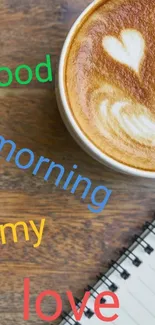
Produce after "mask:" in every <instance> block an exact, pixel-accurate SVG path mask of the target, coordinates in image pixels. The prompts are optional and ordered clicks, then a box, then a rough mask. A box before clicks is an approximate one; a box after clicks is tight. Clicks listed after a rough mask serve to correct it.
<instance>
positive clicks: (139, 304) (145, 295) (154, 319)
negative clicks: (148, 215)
mask: <svg viewBox="0 0 155 325" xmlns="http://www.w3.org/2000/svg"><path fill="white" fill-rule="evenodd" d="M154 227H155V222H153V223H152V226H150V227H149V228H150V229H151V230H152V231H154V233H152V232H151V231H150V230H146V231H145V232H144V233H143V235H142V236H141V238H142V239H143V240H145V242H146V243H145V242H144V241H142V242H141V244H142V245H143V246H144V248H143V247H142V246H141V245H140V244H139V243H138V242H140V241H141V239H137V241H136V242H135V244H133V245H132V246H131V247H130V251H132V253H133V254H134V255H135V256H137V257H138V258H139V259H140V260H141V262H142V263H141V264H140V266H138V267H136V266H135V265H133V262H132V261H131V260H130V258H131V259H132V260H133V259H134V256H133V254H132V253H131V254H130V253H129V252H128V257H126V256H125V255H123V256H122V258H121V259H120V260H119V261H118V262H119V264H120V265H121V266H122V267H123V268H124V269H125V270H127V271H128V272H129V274H130V276H129V278H128V279H127V280H124V279H123V278H122V277H121V276H120V273H119V272H118V271H117V270H114V269H113V268H111V269H110V270H109V272H108V273H107V274H106V275H108V278H109V280H110V281H112V282H113V283H115V284H116V285H117V287H118V289H117V290H116V292H115V293H116V295H117V296H118V298H119V302H120V308H119V309H111V308H110V309H106V308H104V309H103V310H102V309H101V313H102V314H103V315H104V316H106V317H112V316H113V315H114V314H118V318H117V319H116V320H115V321H113V322H110V323H109V322H104V321H101V320H99V319H98V318H97V316H96V315H95V314H94V315H93V316H92V317H91V318H90V319H89V318H87V317H86V316H85V315H83V317H82V318H81V320H80V321H79V324H80V325H103V324H114V325H155V229H154ZM147 243H148V244H149V245H150V246H151V247H152V248H153V249H154V251H153V252H152V253H151V254H150V255H149V254H148V253H147V252H145V247H147ZM129 257H130V258H129ZM116 267H117V269H119V270H120V271H122V270H121V269H120V268H119V266H117V265H116ZM103 279H105V278H104V276H103ZM106 283H108V280H106ZM94 289H95V290H96V291H97V292H98V293H101V292H104V291H108V288H107V286H106V284H104V282H102V281H99V282H98V283H97V284H96V285H95V287H94ZM92 293H93V295H95V296H97V293H94V292H93V291H92ZM106 301H107V303H113V300H112V299H111V298H110V297H109V298H108V297H106ZM87 307H88V308H90V309H91V310H92V311H94V297H93V296H91V297H90V299H89V301H88V303H87ZM77 309H78V307H77ZM75 324H76V321H75V318H74V316H73V313H70V314H69V316H66V320H63V321H62V322H61V324H60V325H75Z"/></svg>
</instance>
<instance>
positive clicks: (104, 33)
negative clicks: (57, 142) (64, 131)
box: [66, 0, 155, 171]
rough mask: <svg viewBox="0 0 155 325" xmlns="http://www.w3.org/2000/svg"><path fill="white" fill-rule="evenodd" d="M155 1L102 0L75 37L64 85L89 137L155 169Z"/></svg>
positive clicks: (131, 162) (131, 161) (118, 157)
mask: <svg viewBox="0 0 155 325" xmlns="http://www.w3.org/2000/svg"><path fill="white" fill-rule="evenodd" d="M154 35H155V2H154V0H126V1H125V0H124V1H123V0H117V2H116V1H115V0H111V1H107V2H105V1H101V3H100V6H98V7H97V8H96V9H95V10H94V12H93V13H91V15H89V16H88V17H87V20H85V22H84V23H83V25H82V26H81V28H79V30H78V31H76V34H75V37H74V39H73V40H72V43H71V47H70V51H69V53H68V59H67V64H66V91H67V94H68V101H69V104H70V107H71V109H72V112H73V115H74V117H75V119H76V121H77V123H78V124H79V126H80V128H81V129H82V131H83V132H84V133H85V135H86V136H87V138H89V139H90V140H91V142H92V143H94V144H95V145H96V146H97V147H98V148H99V149H100V150H101V151H102V152H103V153H106V154H107V155H109V156H110V157H112V158H114V159H115V160H118V161H120V162H122V163H124V164H126V165H129V166H132V167H136V168H139V169H144V170H152V171H154V170H155V60H154V57H155V40H154Z"/></svg>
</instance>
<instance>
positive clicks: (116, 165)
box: [58, 0, 155, 178]
mask: <svg viewBox="0 0 155 325" xmlns="http://www.w3.org/2000/svg"><path fill="white" fill-rule="evenodd" d="M99 2H100V1H99V0H94V1H93V2H92V3H91V4H90V5H89V6H87V7H86V9H85V10H84V11H83V12H82V13H81V14H80V16H79V17H78V18H77V19H76V21H75V22H74V24H73V25H72V27H71V29H70V31H69V33H68V35H67V37H66V40H65V42H64V45H63V48H62V51H61V55H60V60H59V66H58V87H59V92H60V97H61V101H62V104H63V108H64V111H65V115H66V116H67V118H68V120H69V123H70V124H71V126H72V128H73V129H74V131H75V133H76V135H77V136H78V138H79V139H80V140H81V141H82V142H83V144H84V145H85V146H86V147H87V148H89V150H90V151H91V152H92V153H93V154H94V155H95V157H96V158H97V160H98V161H100V162H102V163H103V164H104V163H105V165H107V166H110V167H111V168H113V169H115V170H117V171H119V172H122V173H125V174H130V175H133V176H140V177H146V178H155V172H153V171H146V170H142V169H138V168H134V167H131V166H128V165H125V164H123V163H121V162H119V161H117V160H115V159H113V158H111V157H109V156H108V155H107V154H105V153H103V152H102V151H101V150H100V149H98V148H97V147H96V146H95V145H94V144H93V143H92V142H91V141H90V140H89V139H88V138H87V137H86V135H85V134H84V133H83V132H82V130H81V129H80V126H79V125H78V123H77V122H76V120H75V118H74V116H73V114H72V112H71V109H70V107H69V104H68V100H67V95H66V91H65V84H64V80H65V76H64V71H65V69H64V63H65V59H66V54H67V52H68V46H69V45H70V41H71V39H72V36H73V35H74V33H75V31H76V28H77V26H78V25H79V23H80V22H81V20H82V19H83V18H84V17H85V15H86V14H87V13H88V12H89V11H90V10H91V9H92V8H93V7H94V6H96V5H97V4H99Z"/></svg>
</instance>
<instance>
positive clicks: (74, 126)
mask: <svg viewBox="0 0 155 325" xmlns="http://www.w3.org/2000/svg"><path fill="white" fill-rule="evenodd" d="M140 1H141V3H142V5H143V4H144V2H146V1H144V0H140ZM111 2H112V3H114V7H115V6H116V1H113V0H110V1H108V2H107V1H105V0H97V1H93V2H92V3H91V4H90V5H89V6H88V7H87V8H86V9H85V10H84V11H83V12H82V14H81V15H80V16H79V18H78V19H77V20H76V22H75V23H74V24H73V26H72V28H71V29H70V31H69V33H68V36H67V38H66V40H65V42H64V45H63V49H62V52H61V56H60V61H59V67H58V74H57V80H56V96H57V102H58V107H59V111H60V114H61V117H62V119H63V121H64V123H65V125H66V127H67V129H68V130H69V132H70V133H71V135H72V136H73V138H74V139H75V141H76V142H77V143H78V144H79V145H80V146H81V148H82V149H83V150H85V151H86V152H87V153H88V154H89V155H90V156H92V157H93V158H94V159H96V160H97V161H99V162H100V163H102V164H104V165H106V166H108V167H110V168H112V169H114V170H116V171H118V172H121V173H124V174H128V175H133V176H140V177H146V178H155V168H153V167H152V166H153V158H151V159H152V161H151V163H150V162H149V152H150V155H151V157H153V155H154V148H153V140H152V138H151V136H152V134H151V131H150V130H151V127H153V125H154V124H153V123H154V121H153V122H152V120H151V121H150V120H149V118H150V119H151V118H152V115H149V114H151V113H147V107H146V102H145V100H143V97H144V93H147V91H146V90H145V89H144V91H143V88H144V87H142V85H141V84H140V82H142V81H140V78H141V75H140V72H139V70H140V64H141V66H142V64H143V62H144V61H145V60H144V59H143V60H142V55H141V54H140V53H139V61H140V60H141V62H140V63H139V66H138V63H137V62H138V53H137V54H135V56H136V55H137V56H136V57H137V62H136V59H134V56H133V62H132V61H131V57H129V56H128V57H127V55H126V53H125V51H124V52H123V46H128V44H127V42H130V41H131V39H132V40H134V41H135V44H139V48H141V50H143V54H144V53H145V51H146V49H145V46H146V44H144V43H143V42H144V39H143V37H142V36H141V35H142V34H141V32H140V31H139V30H137V29H136V27H135V22H134V19H133V27H132V26H130V28H129V27H128V26H125V27H124V29H123V30H122V31H121V33H122V34H120V30H119V28H118V26H116V32H117V35H116V36H114V35H111V34H110V37H111V38H110V37H109V38H107V35H105V38H104V40H103V42H102V45H103V44H104V45H105V47H104V50H105V49H106V46H108V44H109V43H110V40H111V41H112V40H113V41H115V42H113V43H114V45H115V46H116V47H117V46H118V53H117V57H116V58H114V55H113V53H110V54H111V55H109V53H107V52H108V51H110V50H111V51H112V42H111V44H110V45H111V47H109V48H110V50H109V48H108V50H107V51H106V50H105V52H106V53H104V55H105V57H106V55H107V57H106V60H107V62H108V64H109V62H110V63H112V64H113V65H114V67H115V71H116V75H117V77H118V76H119V77H120V76H121V75H122V76H124V75H125V76H126V79H125V80H127V87H129V86H130V83H131V81H130V80H132V87H133V89H132V96H131V97H130V96H129V98H128V96H127V95H126V93H125V96H126V97H125V96H124V93H123V91H122V89H121V87H120V85H119V87H118V88H117V86H116V85H111V84H108V81H107V80H108V79H106V82H105V80H104V87H103V93H104V96H105V98H104V96H103V98H102V113H103V109H104V105H106V100H107V99H106V96H109V94H110V96H112V99H111V98H110V99H109V100H111V102H112V101H113V100H115V97H116V98H117V99H119V101H117V104H116V103H115V102H113V103H112V104H111V107H112V110H113V111H114V109H116V111H117V112H118V109H119V104H120V103H123V105H128V106H129V108H130V107H131V108H133V110H134V103H136V104H135V105H136V110H139V112H140V113H139V114H140V115H139V116H140V121H141V122H142V118H143V116H144V113H145V111H146V113H147V114H148V115H147V118H146V123H148V129H146V130H144V131H145V132H144V135H143V130H142V132H141V133H140V127H141V125H140V124H138V123H140V122H139V120H135V116H138V115H135V116H134V117H132V121H134V123H136V126H135V124H134V125H133V130H134V131H135V135H136V139H134V134H132V136H131V138H132V139H130V133H131V132H130V131H131V130H132V126H131V125H129V121H128V120H127V121H126V120H125V117H124V116H127V115H125V114H128V112H129V108H128V107H126V108H125V109H126V111H125V112H123V114H124V115H122V116H123V118H124V120H122V116H121V117H119V118H120V119H121V122H120V120H119V122H120V123H122V125H123V127H122V125H121V127H122V128H120V126H119V130H121V131H120V133H119V136H118V140H117V143H119V139H120V143H121V139H123V135H124V134H125V132H126V124H125V122H122V121H126V122H128V125H129V126H131V129H130V128H129V129H128V133H127V134H125V135H124V138H125V140H126V139H127V141H128V142H127V144H128V147H127V150H128V148H129V149H130V151H129V152H128V156H127V157H129V158H130V152H131V150H132V149H133V154H134V153H135V155H137V150H139V156H138V158H137V157H135V162H136V160H137V162H139V165H138V163H137V162H136V164H137V165H136V164H135V166H134V163H133V164H132V163H131V162H130V163H129V164H128V161H125V162H124V160H123V158H122V157H123V155H124V156H125V155H126V147H125V145H126V143H125V145H124V144H123V145H124V147H123V145H122V148H124V153H123V149H122V152H121V151H120V152H119V155H117V147H116V148H115V147H114V150H113V149H112V150H113V152H114V153H115V152H116V157H115V154H114V156H113V155H111V152H110V150H111V149H109V153H107V152H104V150H101V149H100V147H99V146H98V145H96V143H94V141H92V139H93V138H90V136H89V134H88V133H87V132H86V130H88V129H89V123H87V125H86V129H85V127H83V128H82V127H81V125H79V123H78V119H77V116H75V114H73V111H72V109H71V104H70V100H69V99H68V94H67V91H66V61H67V58H68V55H69V52H70V48H71V44H72V42H73V41H74V39H75V37H76V35H77V31H78V30H79V29H80V28H81V26H84V24H85V23H87V20H88V18H89V17H90V16H93V15H94V13H96V12H97V13H98V11H97V10H98V8H100V7H101V6H102V7H103V6H104V4H105V5H106V3H111ZM118 2H120V5H121V4H123V2H124V3H125V2H126V1H123V0H119V1H118ZM127 2H128V1H127ZM129 2H130V5H131V1H129ZM133 2H135V3H137V4H138V1H137V0H135V1H133ZM133 5H134V4H133ZM148 6H149V0H148ZM109 8H110V7H109ZM109 8H108V9H106V10H107V11H108V10H109V15H111V12H110V10H111V9H109ZM122 8H123V7H122ZM122 8H121V9H120V10H122ZM112 9H114V8H112ZM106 10H105V11H106ZM117 10H119V8H116V11H117ZM150 10H152V8H150ZM99 14H100V12H99ZM94 17H95V16H94ZM96 17H97V14H96ZM109 17H110V16H109ZM133 17H134V16H133ZM94 21H95V18H93V22H92V24H93V25H92V28H94ZM104 23H105V24H104ZM104 23H103V24H104V29H106V28H107V31H106V34H108V32H109V30H110V29H109V27H106V26H108V25H106V21H105V22H104ZM113 23H114V22H113ZM101 26H102V18H101ZM97 27H98V26H97ZM140 27H141V26H140ZM98 28H99V27H98ZM90 32H92V30H91V31H90ZM109 33H110V32H109ZM93 35H94V34H93ZM118 35H119V36H120V39H119V38H118ZM123 41H124V43H123ZM78 42H80V38H79V39H78ZM108 42H109V43H108ZM121 42H122V43H121ZM125 42H126V43H125ZM138 42H139V43H138ZM89 44H90V47H91V46H92V44H91V41H90V42H89ZM122 44H123V45H122ZM88 46H89V45H88ZM88 46H87V48H88ZM136 46H137V45H136ZM83 49H84V47H83ZM121 50H122V52H121ZM127 50H128V49H127ZM129 50H132V46H129ZM138 50H139V49H138ZM138 50H137V51H138ZM116 52H117V51H116ZM128 52H129V51H128ZM81 53H83V52H82V50H81ZM119 54H120V57H121V60H122V62H120V59H119V56H118V55H119ZM82 55H83V54H81V58H82ZM108 55H109V56H108ZM123 55H124V57H123ZM125 55H126V56H125ZM132 55H133V54H132V53H131V56H132ZM114 59H115V60H114ZM108 60H109V61H108ZM123 60H124V61H123ZM72 61H73V60H72ZM86 61H87V58H86ZM130 61H131V62H130ZM78 64H79V62H78ZM145 64H146V63H145ZM109 67H110V65H109ZM113 70H114V69H113ZM120 71H121V73H120ZM74 72H75V71H73V74H74ZM112 72H113V71H112ZM106 73H107V71H106ZM78 78H80V77H78ZM120 79H121V78H120ZM81 81H83V79H81ZM121 82H122V80H120V84H121ZM96 83H97V81H96ZM139 84H140V86H138V85H139ZM105 85H106V86H105ZM144 86H145V85H144ZM81 87H83V84H81ZM95 87H96V84H95ZM105 87H106V88H105ZM122 87H123V86H122ZM136 87H137V88H138V87H139V89H140V90H139V94H138V96H139V97H136V99H135V98H134V100H133V94H134V92H135V89H137V88H136ZM79 89H80V88H79ZM101 89H102V87H101ZM105 89H106V90H105ZM97 91H98V90H97ZM99 91H100V90H99ZM127 91H128V89H127ZM76 93H77V96H78V92H77V90H76ZM80 94H81V90H80ZM96 94H97V92H96V93H95V94H94V95H93V96H96ZM82 95H83V94H82ZM100 96H101V95H100ZM93 98H94V97H93ZM108 98H109V97H108ZM126 98H127V100H126ZM137 98H138V99H137ZM73 100H74V98H73ZM125 100H126V101H125ZM127 101H128V103H127ZM143 101H144V102H143ZM112 105H113V106H112ZM110 109H111V108H110ZM123 109H124V108H123ZM136 112H137V111H136ZM89 114H90V113H89ZM89 114H88V115H89ZM136 114H138V113H136ZM139 116H138V117H137V118H139ZM150 116H151V117H150ZM87 117H88V116H87ZM87 117H86V118H87ZM80 118H81V117H80ZM114 118H115V120H114V122H115V123H114V125H113V126H115V125H116V129H117V124H116V118H118V116H116V113H115V117H114ZM114 118H113V119H114ZM98 121H99V120H98ZM143 122H144V121H143ZM123 123H124V124H123ZM149 123H150V124H149ZM151 123H152V124H151ZM130 124H131V120H130ZM104 125H105V127H106V124H104ZM144 126H145V125H144ZM95 127H96V125H95ZM135 127H137V130H138V131H139V133H138V131H137V133H136V129H134V128H135ZM138 127H139V129H138ZM149 127H150V129H149ZM90 129H91V126H90ZM90 129H89V130H90ZM147 130H149V132H150V133H149V132H148V133H147ZM116 131H117V130H116ZM88 132H90V131H88ZM114 132H115V129H114ZM137 134H138V138H137ZM145 135H146V136H145ZM121 136H122V138H121ZM101 137H102V135H101ZM116 137H117V132H116ZM147 137H148V138H147ZM153 137H154V133H153ZM114 138H115V137H114V134H113V138H112V140H113V139H114ZM114 140H115V139H114ZM131 140H132V141H133V144H134V145H135V143H136V145H135V147H134V148H133V145H131V146H130V142H131ZM102 141H103V144H104V141H107V140H105V137H103V138H102ZM108 141H109V139H108ZM123 141H124V139H123ZM143 142H144V143H143ZM109 143H110V142H109ZM106 146H107V150H108V145H107V144H106ZM103 147H104V145H103ZM136 148H138V149H137V150H136ZM139 148H140V149H139ZM143 148H144V149H143ZM152 148H153V149H152ZM115 149H116V150H115ZM119 149H120V148H119V146H118V151H119ZM143 150H144V154H143ZM140 155H142V159H141V156H140ZM145 155H146V157H145ZM119 157H120V159H119ZM154 157H155V155H154ZM144 158H145V159H144ZM126 159H127V158H126ZM138 159H139V160H138ZM141 160H142V162H143V164H142V166H141ZM145 161H146V162H147V161H148V168H147V163H146V164H145ZM154 166H155V164H154Z"/></svg>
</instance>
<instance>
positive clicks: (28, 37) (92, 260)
mask: <svg viewBox="0 0 155 325" xmlns="http://www.w3.org/2000/svg"><path fill="white" fill-rule="evenodd" d="M89 2H90V1H89V0H78V1H74V0H37V1H36V0H26V1H25V0H1V1H0V30H1V37H0V39H1V51H0V63H1V66H4V65H5V66H8V67H10V68H11V69H13V70H14V69H15V68H16V66H18V65H19V64H21V63H25V64H28V65H29V66H30V67H32V68H33V69H34V68H35V66H36V64H37V63H39V62H41V61H43V60H44V59H45V55H46V54H51V56H52V63H53V70H54V73H55V70H56V65H57V62H58V57H59V54H60V50H61V47H62V44H63V42H64V39H65V36H66V34H67V32H68V30H69V28H70V27H71V25H72V23H73V21H74V20H75V19H76V17H77V16H78V15H79V13H80V12H81V11H82V10H83V9H84V8H85V7H86V6H87V5H88V4H89ZM0 130H1V132H0V134H1V135H3V136H5V137H6V138H7V139H12V140H13V141H15V142H16V144H17V149H18V150H19V149H21V148H24V147H26V148H29V149H31V150H32V151H34V153H35V159H36V161H37V159H38V158H39V156H41V155H42V156H44V157H47V158H49V159H51V160H53V161H55V162H58V163H61V164H63V165H64V167H65V169H66V173H68V172H69V171H70V169H71V168H72V166H73V164H75V163H76V164H77V165H78V173H79V174H82V175H84V176H85V177H89V178H90V179H91V180H92V182H93V186H94V187H95V186H97V185H100V184H103V185H106V186H107V187H108V188H110V189H112V190H113V194H112V196H111V198H110V201H109V203H108V204H107V206H106V209H105V210H104V211H103V212H102V213H101V214H99V215H98V214H92V213H91V212H90V211H89V210H88V208H87V204H88V202H87V201H85V202H83V201H81V200H80V196H81V191H82V187H81V188H79V189H78V191H77V193H76V194H75V195H71V194H70V192H69V191H63V190H62V185H63V182H61V185H60V186H59V187H58V188H56V187H55V184H54V182H55V179H54V178H53V177H51V178H50V180H49V181H48V182H45V181H44V179H43V177H44V175H45V172H46V170H47V167H46V165H44V166H42V169H41V171H40V172H39V173H38V176H36V177H34V176H32V170H33V169H29V170H28V171H23V170H19V169H18V168H17V167H16V165H15V162H14V160H13V159H12V160H11V162H10V163H6V161H5V156H6V152H3V153H2V154H1V159H0V224H3V223H6V222H17V221H21V220H25V221H26V222H28V221H29V220H34V221H36V223H39V221H40V220H41V219H42V218H46V226H45V232H44V235H43V241H42V244H41V246H40V247H39V248H37V249H34V248H33V246H32V244H33V242H34V236H33V234H32V231H31V236H32V237H31V241H30V242H25V241H24V237H23V234H22V232H20V233H19V242H18V243H17V244H13V243H12V241H11V236H10V237H9V241H8V243H7V245H1V244H0V274H1V276H0V324H1V325H8V324H9V325H15V324H16V325H24V324H28V325H32V324H44V322H42V321H41V320H39V319H38V317H37V316H36V314H35V298H36V297H37V295H38V294H39V293H40V291H43V290H47V289H51V290H56V291H58V292H59V293H60V294H61V296H62V299H63V306H64V309H66V310H69V305H68V302H67V298H66V295H65V292H66V291H67V290H72V292H73V294H74V295H75V296H79V297H82V294H83V288H84V287H86V286H87V284H88V283H90V284H91V285H93V284H94V283H95V279H96V275H97V274H98V273H99V272H101V271H105V270H106V269H107V267H108V263H109V262H110V260H111V259H115V258H117V257H118V251H119V249H120V247H121V246H125V245H128V244H129V243H130V240H131V236H133V234H135V233H136V232H139V231H140V229H141V226H142V224H143V223H144V221H145V220H151V218H152V213H153V211H154V210H155V186H154V184H155V182H154V181H153V180H145V179H142V178H141V179H137V178H134V177H129V176H125V175H120V174H118V173H115V172H113V171H111V170H109V169H107V168H106V167H104V166H101V165H100V164H99V163H97V162H95V161H94V160H93V159H92V158H90V157H89V156H88V155H87V154H85V153H84V152H83V151H82V150H81V149H80V148H79V147H78V145H77V144H76V143H75V142H74V140H73V139H72V138H71V136H70V135H69V133H68V132H67V130H66V128H65V126H64V124H63V122H62V121H61V118H60V115H59V112H58V108H57V104H56V99H55V94H54V82H53V83H52V84H44V85H43V84H41V83H38V82H37V81H36V80H35V78H34V80H33V82H32V83H31V84H30V85H29V86H27V87H26V86H21V85H18V84H16V83H15V82H14V83H13V84H12V86H11V87H9V88H7V89H5V90H4V89H0ZM25 277H30V279H31V300H30V303H31V312H30V320H29V321H28V322H24V321H23V279H24V278H25ZM54 310H55V304H54V301H52V300H51V299H50V298H47V299H46V300H45V301H44V303H43V311H44V312H45V313H47V314H52V313H53V312H54Z"/></svg>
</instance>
